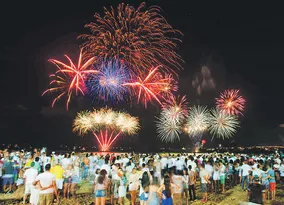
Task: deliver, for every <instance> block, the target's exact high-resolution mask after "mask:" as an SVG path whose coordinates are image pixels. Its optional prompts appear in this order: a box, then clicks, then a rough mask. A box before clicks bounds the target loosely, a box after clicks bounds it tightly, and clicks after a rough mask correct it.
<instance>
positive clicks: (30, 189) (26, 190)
mask: <svg viewBox="0 0 284 205" xmlns="http://www.w3.org/2000/svg"><path fill="white" fill-rule="evenodd" d="M32 189H33V184H26V185H25V194H30V193H31V192H32Z"/></svg>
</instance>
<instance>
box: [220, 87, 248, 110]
mask: <svg viewBox="0 0 284 205" xmlns="http://www.w3.org/2000/svg"><path fill="white" fill-rule="evenodd" d="M245 103H246V100H245V99H244V98H243V97H242V96H241V95H239V90H225V91H224V92H223V93H221V95H220V97H219V98H216V104H217V106H216V107H217V109H219V110H222V111H224V112H226V113H228V114H230V115H239V114H241V115H243V114H242V112H243V111H244V109H245Z"/></svg>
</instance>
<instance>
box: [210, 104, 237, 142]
mask: <svg viewBox="0 0 284 205" xmlns="http://www.w3.org/2000/svg"><path fill="white" fill-rule="evenodd" d="M209 122H210V126H209V128H208V129H209V132H210V133H211V134H212V135H213V137H214V136H216V137H217V138H222V139H225V138H230V137H232V136H233V135H234V134H235V133H236V129H237V128H238V127H239V121H238V119H237V117H236V116H235V115H230V114H228V113H226V112H223V111H220V110H217V109H213V110H212V111H211V115H210V118H209Z"/></svg>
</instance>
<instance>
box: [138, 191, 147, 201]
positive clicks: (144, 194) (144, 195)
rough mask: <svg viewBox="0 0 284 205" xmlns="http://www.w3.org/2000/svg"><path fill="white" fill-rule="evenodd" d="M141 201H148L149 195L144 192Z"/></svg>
mask: <svg viewBox="0 0 284 205" xmlns="http://www.w3.org/2000/svg"><path fill="white" fill-rule="evenodd" d="M139 199H140V201H148V194H147V193H145V192H143V193H142V194H141V195H140V196H139Z"/></svg>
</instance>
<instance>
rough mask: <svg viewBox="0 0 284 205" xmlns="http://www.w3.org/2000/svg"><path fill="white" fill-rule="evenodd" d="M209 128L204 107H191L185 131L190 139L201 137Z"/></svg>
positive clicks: (206, 111) (207, 114) (207, 115)
mask: <svg viewBox="0 0 284 205" xmlns="http://www.w3.org/2000/svg"><path fill="white" fill-rule="evenodd" d="M208 126H209V112H208V110H207V108H206V107H204V106H193V107H192V108H191V109H190V110H189V114H188V117H187V120H186V127H185V131H186V132H187V133H188V134H189V136H190V137H192V138H194V137H197V136H200V135H201V136H202V133H203V132H204V131H206V130H207V128H208Z"/></svg>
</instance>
